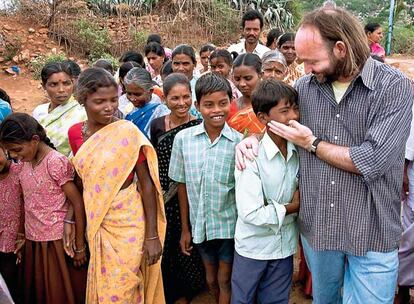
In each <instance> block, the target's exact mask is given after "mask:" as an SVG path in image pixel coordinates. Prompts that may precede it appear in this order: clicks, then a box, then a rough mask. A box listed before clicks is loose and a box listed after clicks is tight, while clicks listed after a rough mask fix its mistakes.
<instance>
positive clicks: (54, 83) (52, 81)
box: [43, 72, 73, 106]
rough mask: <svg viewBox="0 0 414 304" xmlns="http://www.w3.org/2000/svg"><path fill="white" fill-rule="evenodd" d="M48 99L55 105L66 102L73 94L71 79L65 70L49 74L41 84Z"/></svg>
mask: <svg viewBox="0 0 414 304" xmlns="http://www.w3.org/2000/svg"><path fill="white" fill-rule="evenodd" d="M43 88H44V89H45V90H46V93H47V95H49V98H50V101H51V102H52V103H53V104H55V105H57V106H58V105H61V104H64V103H66V102H67V101H68V100H69V98H70V97H71V96H72V94H73V80H72V78H71V77H70V76H69V75H68V74H66V73H65V72H59V73H54V74H52V75H50V77H49V78H48V79H47V81H46V83H45V84H44V85H43Z"/></svg>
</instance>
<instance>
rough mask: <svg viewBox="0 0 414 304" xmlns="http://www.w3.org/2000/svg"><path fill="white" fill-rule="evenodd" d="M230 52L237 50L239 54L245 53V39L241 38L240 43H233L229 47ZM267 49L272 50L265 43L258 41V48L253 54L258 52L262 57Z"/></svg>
mask: <svg viewBox="0 0 414 304" xmlns="http://www.w3.org/2000/svg"><path fill="white" fill-rule="evenodd" d="M227 50H228V51H229V52H230V53H231V52H236V53H237V54H239V55H240V54H245V53H247V52H246V45H245V39H241V40H240V42H239V43H237V44H232V45H230V47H229V48H228V49H227ZM267 51H270V49H269V48H268V47H267V46H264V45H263V44H260V43H257V45H256V48H255V49H254V50H253V54H256V55H257V56H259V57H260V58H262V56H263V54H264V53H266V52H267Z"/></svg>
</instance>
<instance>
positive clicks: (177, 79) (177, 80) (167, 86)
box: [162, 73, 191, 98]
mask: <svg viewBox="0 0 414 304" xmlns="http://www.w3.org/2000/svg"><path fill="white" fill-rule="evenodd" d="M177 84H181V85H184V86H186V87H187V88H188V89H189V90H190V92H191V85H190V81H189V80H188V78H187V77H186V76H185V75H184V74H182V73H172V74H170V75H168V76H167V77H166V78H165V79H164V82H163V84H162V91H163V93H164V96H165V98H167V95H168V93H170V91H171V89H172V88H173V87H175V86H176V85H177Z"/></svg>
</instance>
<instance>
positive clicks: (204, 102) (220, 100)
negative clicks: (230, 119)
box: [196, 91, 230, 129]
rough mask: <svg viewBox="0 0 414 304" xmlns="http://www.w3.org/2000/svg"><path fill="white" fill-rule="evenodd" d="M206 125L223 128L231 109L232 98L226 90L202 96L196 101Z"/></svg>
mask: <svg viewBox="0 0 414 304" xmlns="http://www.w3.org/2000/svg"><path fill="white" fill-rule="evenodd" d="M196 107H197V110H198V111H199V112H200V113H201V116H203V119H204V124H205V125H206V127H210V128H213V129H220V128H223V126H224V123H225V122H226V119H227V116H228V115H229V111H230V98H229V96H228V95H227V92H226V91H218V92H214V93H211V94H207V95H204V96H202V97H201V99H200V101H199V102H197V103H196Z"/></svg>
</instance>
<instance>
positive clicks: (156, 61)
mask: <svg viewBox="0 0 414 304" xmlns="http://www.w3.org/2000/svg"><path fill="white" fill-rule="evenodd" d="M146 57H147V60H148V63H149V65H150V66H151V67H152V68H153V69H154V70H155V71H160V70H161V67H162V64H163V62H164V58H165V57H163V56H159V55H157V54H155V53H154V52H149V53H148V54H147V56H146Z"/></svg>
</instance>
